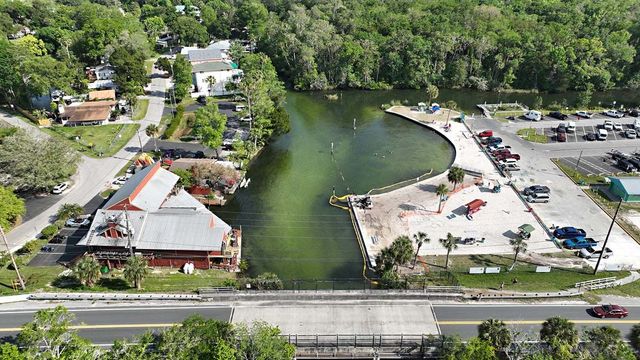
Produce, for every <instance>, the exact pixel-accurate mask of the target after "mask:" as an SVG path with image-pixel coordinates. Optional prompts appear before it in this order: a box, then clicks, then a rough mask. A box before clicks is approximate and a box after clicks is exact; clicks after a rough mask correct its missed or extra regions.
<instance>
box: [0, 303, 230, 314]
mask: <svg viewBox="0 0 640 360" xmlns="http://www.w3.org/2000/svg"><path fill="white" fill-rule="evenodd" d="M229 308H231V306H227V305H207V306H160V307H134V308H130V307H126V308H125V307H109V308H107V307H96V308H68V310H69V311H71V312H92V311H93V312H96V311H140V310H143V311H155V310H193V309H229ZM39 310H42V309H33V310H15V311H12V310H9V311H0V315H4V314H30V313H35V312H37V311H39Z"/></svg>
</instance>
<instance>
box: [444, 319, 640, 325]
mask: <svg viewBox="0 0 640 360" xmlns="http://www.w3.org/2000/svg"><path fill="white" fill-rule="evenodd" d="M483 321H484V320H440V321H438V323H439V324H440V325H449V326H451V325H480V324H481V323H482V322H483ZM502 321H503V322H504V323H505V324H507V325H540V324H542V323H543V322H545V321H546V320H502ZM569 321H570V322H572V323H574V324H640V320H625V319H620V320H605V319H599V320H569Z"/></svg>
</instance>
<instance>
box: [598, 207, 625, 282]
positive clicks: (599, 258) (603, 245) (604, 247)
mask: <svg viewBox="0 0 640 360" xmlns="http://www.w3.org/2000/svg"><path fill="white" fill-rule="evenodd" d="M620 206H622V197H620V202H619V203H618V207H617V208H616V212H615V213H614V214H613V218H612V219H611V225H610V226H609V231H607V237H606V238H604V244H602V249H601V251H600V256H598V262H597V263H596V267H595V269H593V275H595V274H597V273H598V267H599V266H600V262H601V261H602V257H603V256H604V253H605V250H606V248H607V242H609V235H611V230H612V229H613V224H615V223H616V217H617V216H618V211H619V210H620Z"/></svg>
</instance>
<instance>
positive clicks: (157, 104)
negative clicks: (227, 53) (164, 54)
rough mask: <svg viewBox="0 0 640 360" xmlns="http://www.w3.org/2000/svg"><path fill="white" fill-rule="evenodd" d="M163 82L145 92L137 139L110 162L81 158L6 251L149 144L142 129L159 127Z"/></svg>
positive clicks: (83, 198) (86, 196)
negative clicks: (66, 183)
mask: <svg viewBox="0 0 640 360" xmlns="http://www.w3.org/2000/svg"><path fill="white" fill-rule="evenodd" d="M154 74H160V71H159V70H157V69H154ZM166 82H167V80H166V79H164V78H162V77H155V78H153V79H152V80H151V83H150V84H149V85H148V87H147V89H146V90H147V94H149V95H147V96H145V97H146V98H148V99H149V108H148V110H147V114H146V116H145V118H144V119H143V120H141V121H140V132H139V137H138V136H135V135H134V136H133V137H132V138H131V140H129V142H128V143H127V144H126V145H125V146H124V147H123V148H122V149H121V150H120V151H118V152H117V153H116V154H115V155H113V156H112V157H109V158H101V159H96V158H90V157H87V156H82V159H81V161H80V164H79V165H78V172H77V173H76V174H75V175H74V176H72V178H71V179H72V181H73V186H72V187H71V188H70V189H69V190H67V191H66V192H65V193H64V194H62V195H61V196H59V200H58V201H57V202H56V203H54V204H53V205H51V206H50V207H49V208H48V209H46V210H44V211H43V212H41V213H40V214H38V215H37V216H35V217H33V218H32V219H30V220H28V221H26V222H24V223H22V224H21V225H19V226H17V227H15V228H14V229H13V230H11V232H9V234H8V235H7V239H8V241H9V248H10V249H11V250H12V251H15V250H17V249H19V248H21V247H22V246H23V245H24V244H25V243H26V242H27V241H30V240H32V239H34V238H35V237H36V236H37V235H38V234H39V233H40V230H42V229H43V228H44V227H45V226H47V225H48V224H49V223H50V222H51V221H52V220H54V218H55V214H56V212H57V211H58V208H59V207H60V205H62V204H64V203H78V204H85V203H87V202H88V201H89V200H91V199H92V198H93V197H94V196H95V195H96V194H98V193H99V192H100V191H102V190H103V189H104V188H105V187H107V186H108V185H109V184H110V183H111V180H112V179H113V178H114V177H115V175H116V174H117V173H118V172H119V171H120V169H122V168H123V167H124V166H125V165H126V164H127V162H129V160H131V159H132V158H133V157H134V156H135V155H136V154H137V152H138V150H139V149H140V143H142V144H143V145H144V144H145V143H146V142H147V141H149V137H148V136H147V135H146V134H145V132H144V129H145V128H146V127H147V126H148V125H149V124H156V125H158V124H159V123H160V118H161V117H162V112H163V110H164V97H165V95H164V92H165V89H166ZM0 118H1V119H2V120H5V121H7V122H8V123H10V124H12V125H14V126H18V127H21V128H23V129H25V130H26V131H27V132H28V133H30V134H34V135H35V136H48V135H46V134H44V133H43V132H41V131H39V130H38V128H37V127H35V126H33V125H30V124H27V123H25V122H24V121H22V120H20V119H18V118H16V117H15V116H10V115H6V114H2V113H0ZM52 196H54V195H52Z"/></svg>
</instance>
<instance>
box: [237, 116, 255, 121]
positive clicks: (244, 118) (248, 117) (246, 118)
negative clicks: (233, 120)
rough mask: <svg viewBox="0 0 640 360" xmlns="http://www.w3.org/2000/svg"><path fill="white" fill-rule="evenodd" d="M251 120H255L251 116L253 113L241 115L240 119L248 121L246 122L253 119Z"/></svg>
mask: <svg viewBox="0 0 640 360" xmlns="http://www.w3.org/2000/svg"><path fill="white" fill-rule="evenodd" d="M251 120H253V119H252V118H251V115H247V116H243V117H241V118H240V121H246V122H248V121H251Z"/></svg>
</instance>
